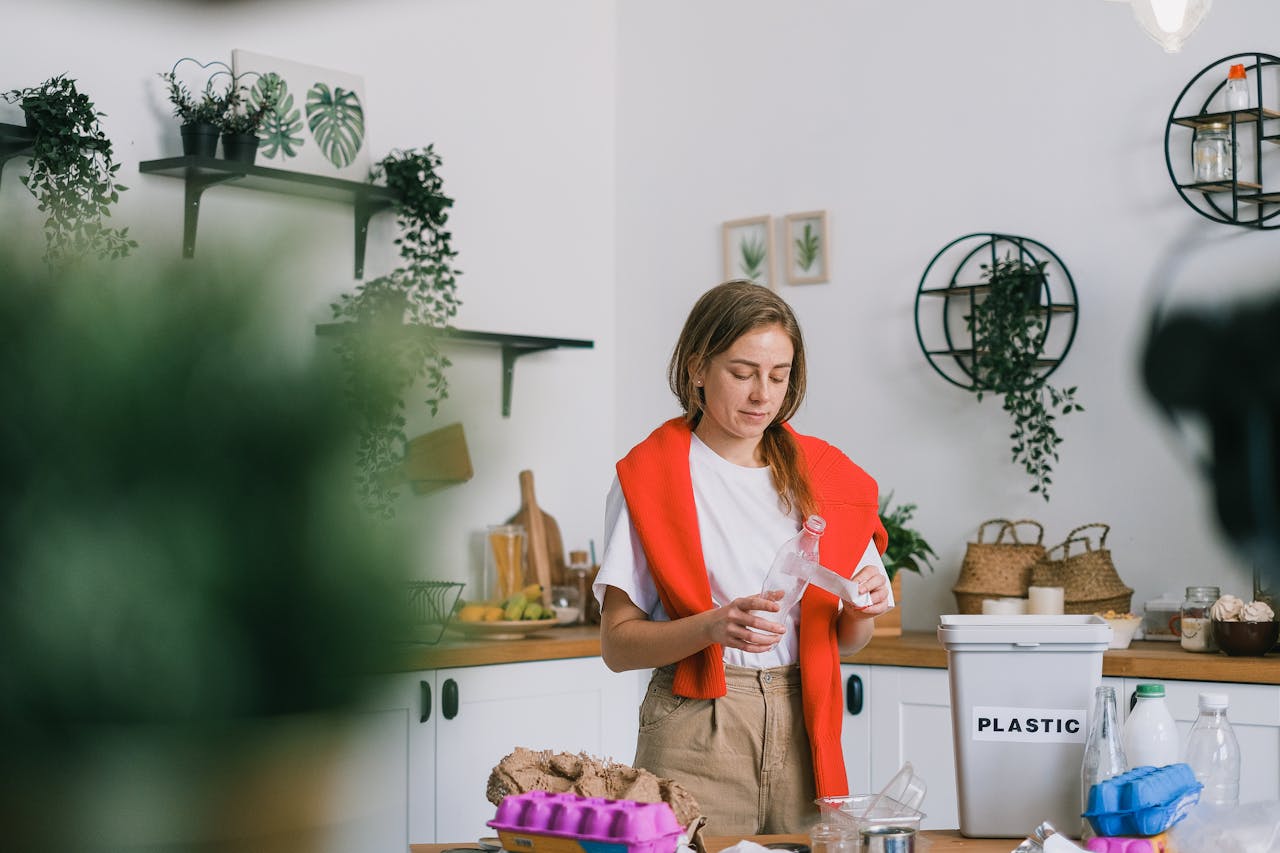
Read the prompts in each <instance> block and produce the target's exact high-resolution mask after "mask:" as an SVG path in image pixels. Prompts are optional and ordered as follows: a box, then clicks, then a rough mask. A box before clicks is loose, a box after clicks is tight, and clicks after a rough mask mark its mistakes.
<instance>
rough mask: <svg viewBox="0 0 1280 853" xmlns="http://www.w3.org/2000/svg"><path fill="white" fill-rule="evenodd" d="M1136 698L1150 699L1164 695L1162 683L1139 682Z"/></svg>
mask: <svg viewBox="0 0 1280 853" xmlns="http://www.w3.org/2000/svg"><path fill="white" fill-rule="evenodd" d="M1137 694H1138V698H1139V699H1143V698H1147V699H1151V698H1156V697H1162V696H1164V685H1163V684H1139V685H1138V690H1137Z"/></svg>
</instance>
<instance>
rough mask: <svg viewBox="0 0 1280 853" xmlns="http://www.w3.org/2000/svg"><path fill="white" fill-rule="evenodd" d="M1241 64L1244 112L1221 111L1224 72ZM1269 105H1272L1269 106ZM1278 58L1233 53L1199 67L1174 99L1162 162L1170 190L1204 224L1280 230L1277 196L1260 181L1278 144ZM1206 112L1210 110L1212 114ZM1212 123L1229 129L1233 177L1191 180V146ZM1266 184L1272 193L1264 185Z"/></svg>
mask: <svg viewBox="0 0 1280 853" xmlns="http://www.w3.org/2000/svg"><path fill="white" fill-rule="evenodd" d="M1237 64H1238V65H1243V66H1244V67H1245V72H1246V74H1247V75H1248V78H1247V79H1248V81H1249V93H1250V94H1249V98H1250V103H1251V104H1253V106H1251V107H1249V108H1248V109H1236V110H1222V109H1220V107H1221V105H1222V101H1221V98H1222V91H1223V88H1224V86H1225V85H1226V80H1227V71H1228V70H1229V68H1230V67H1231V66H1232V65H1237ZM1268 103H1270V104H1271V106H1267V104H1268ZM1277 106H1280V57H1276V56H1272V55H1271V54H1268V53H1237V54H1234V55H1232V56H1227V57H1224V58H1222V59H1219V60H1218V61H1216V62H1214V63H1212V64H1210V65H1208V66H1206V67H1205V68H1203V69H1202V70H1201V71H1200V72H1199V73H1198V74H1196V76H1195V77H1193V78H1191V82H1189V83H1188V84H1187V85H1186V86H1185V87H1184V88H1183V90H1182V92H1181V93H1180V94H1179V95H1178V98H1177V100H1176V101H1175V102H1174V104H1173V109H1171V110H1170V111H1169V120H1168V122H1167V124H1166V125H1165V131H1164V149H1165V154H1164V159H1165V166H1166V168H1167V169H1168V170H1169V178H1170V180H1172V181H1173V186H1174V188H1175V189H1176V190H1177V191H1178V195H1180V196H1181V197H1182V200H1183V201H1185V202H1186V203H1187V204H1188V205H1189V206H1190V207H1191V209H1192V210H1194V211H1195V212H1196V213H1199V214H1200V215H1201V216H1203V217H1205V218H1206V219H1211V220H1213V221H1214V222H1221V223H1224V224H1228V225H1241V226H1244V227H1247V228H1259V229H1264V230H1265V229H1273V228H1280V220H1277V219H1276V217H1277V215H1278V214H1280V192H1278V191H1276V189H1275V183H1276V181H1275V180H1274V177H1275V175H1274V172H1273V173H1272V176H1271V177H1272V180H1271V181H1269V182H1268V181H1267V180H1266V177H1265V176H1264V172H1265V171H1266V170H1265V169H1264V168H1263V166H1264V160H1263V158H1264V156H1265V155H1266V154H1267V153H1269V152H1270V151H1271V150H1272V148H1271V146H1273V145H1280V110H1277V109H1274V107H1277ZM1210 107H1213V109H1212V110H1211V109H1210ZM1210 124H1223V125H1226V126H1227V128H1228V129H1229V133H1230V138H1231V148H1232V169H1231V174H1232V177H1231V178H1229V179H1227V180H1221V181H1199V182H1197V181H1195V180H1189V179H1188V178H1190V177H1194V171H1195V170H1194V166H1193V162H1194V160H1193V154H1192V147H1193V145H1194V142H1195V132H1196V131H1197V130H1198V129H1200V128H1202V127H1205V126H1207V125H1210ZM1268 183H1269V184H1270V189H1268V188H1267V186H1266V185H1267V184H1268Z"/></svg>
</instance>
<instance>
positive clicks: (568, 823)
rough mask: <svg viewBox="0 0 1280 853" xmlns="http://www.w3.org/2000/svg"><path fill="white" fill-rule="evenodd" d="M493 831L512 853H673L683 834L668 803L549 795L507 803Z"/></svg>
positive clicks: (534, 793) (518, 797) (491, 823)
mask: <svg viewBox="0 0 1280 853" xmlns="http://www.w3.org/2000/svg"><path fill="white" fill-rule="evenodd" d="M489 826H491V827H493V828H494V829H495V830H497V832H498V838H499V839H501V841H502V847H503V849H504V850H508V851H513V853H672V852H673V851H674V850H675V849H676V844H677V842H678V840H679V838H680V833H681V827H680V824H679V823H678V822H677V821H676V816H675V813H674V812H672V811H671V807H670V806H669V805H667V804H666V803H637V802H633V801H631V800H609V799H605V798H603V797H583V796H579V795H578V794H568V793H565V794H551V793H547V792H546V791H529V792H527V793H524V794H511V795H509V796H507V797H505V798H503V800H502V803H501V805H499V806H498V811H497V814H496V815H495V816H494V818H493V820H491V821H489Z"/></svg>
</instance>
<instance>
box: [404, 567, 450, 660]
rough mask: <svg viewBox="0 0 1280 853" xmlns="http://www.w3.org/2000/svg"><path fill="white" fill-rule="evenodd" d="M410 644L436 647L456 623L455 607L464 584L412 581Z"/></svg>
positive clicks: (410, 589) (410, 583)
mask: <svg viewBox="0 0 1280 853" xmlns="http://www.w3.org/2000/svg"><path fill="white" fill-rule="evenodd" d="M406 586H407V587H408V591H409V617H410V631H409V634H410V636H409V642H411V643H425V644H426V645H431V646H434V645H435V644H436V643H438V642H440V637H441V636H442V635H443V634H444V629H445V628H446V627H447V626H448V625H449V621H450V620H451V619H453V611H454V605H456V604H457V603H458V596H460V595H462V587H463V586H464V584H460V583H455V582H453V581H410V582H409V583H408V584H407V585H406Z"/></svg>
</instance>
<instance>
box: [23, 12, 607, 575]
mask: <svg viewBox="0 0 1280 853" xmlns="http://www.w3.org/2000/svg"><path fill="white" fill-rule="evenodd" d="M0 6H2V7H3V8H2V9H0V20H3V21H4V24H3V27H4V29H5V32H6V33H7V34H8V35H9V36H10V37H9V38H6V45H5V62H4V78H5V79H4V80H3V81H0V87H2V88H4V89H10V88H15V87H23V86H29V85H34V84H35V83H38V82H39V81H41V80H44V79H46V78H47V77H50V76H53V75H54V74H57V73H60V72H64V71H65V72H68V73H69V74H70V75H71V76H72V77H74V78H76V79H77V80H78V81H79V83H80V86H81V88H82V90H84V91H86V92H88V93H89V94H90V95H91V97H93V99H94V100H95V102H96V103H97V105H98V107H99V108H100V109H101V110H102V111H104V112H105V113H107V118H106V119H104V121H103V124H104V126H105V129H106V131H107V133H108V135H109V136H110V137H111V139H112V140H113V141H114V143H115V147H116V152H117V155H118V160H119V161H120V162H121V163H123V164H124V165H123V167H122V169H121V180H122V182H123V183H124V184H126V185H128V186H129V187H130V189H129V191H128V192H126V193H124V194H123V195H122V197H121V201H120V204H119V206H118V208H117V210H116V212H115V214H114V215H113V219H114V220H115V221H116V223H118V224H122V225H129V226H130V228H131V233H132V234H133V235H134V236H136V238H137V239H138V240H139V242H140V243H141V244H142V246H141V250H140V251H139V253H138V260H137V261H131V262H145V261H146V259H148V258H160V257H172V256H174V255H176V254H177V253H178V252H179V251H180V248H181V237H182V217H181V211H182V193H183V190H182V185H181V183H180V182H178V181H175V180H172V179H166V178H161V177H156V176H153V175H142V174H139V173H138V163H139V162H140V161H144V160H150V159H155V158H159V157H167V156H174V155H176V154H179V153H181V152H180V144H179V140H178V132H177V126H176V124H175V122H174V120H173V119H172V118H171V117H170V116H169V106H168V103H167V101H166V100H165V98H164V94H163V92H162V91H161V86H160V82H159V80H158V79H157V77H156V74H157V73H158V72H161V71H167V70H168V69H169V68H170V66H171V65H172V64H173V63H174V61H175V60H176V59H178V58H179V57H182V56H194V57H198V58H201V59H203V60H206V61H207V60H210V59H222V60H224V61H227V62H229V61H230V58H231V50H232V49H233V48H245V49H249V50H254V51H258V52H262V53H267V54H271V55H276V56H282V57H289V58H292V59H295V60H297V61H300V62H306V63H310V64H315V65H320V66H326V67H331V68H337V69H341V70H345V71H350V72H353V73H358V74H362V75H363V76H364V81H365V91H366V96H367V97H366V100H367V123H366V129H367V133H368V144H369V146H370V149H371V152H372V156H373V159H375V160H376V159H378V158H380V157H381V156H383V155H384V154H385V153H386V152H387V151H388V150H389V149H390V148H393V147H399V148H410V147H417V146H425V145H426V144H428V143H434V144H435V146H436V150H437V151H438V152H439V153H440V154H441V155H442V156H443V158H444V167H443V174H444V178H445V188H446V191H447V192H448V193H449V194H451V195H452V196H453V197H454V198H455V199H456V200H457V203H456V206H455V208H454V214H453V217H452V220H451V225H452V227H453V234H454V246H455V248H456V249H457V250H458V252H459V256H458V266H459V268H460V269H462V270H463V272H464V275H462V276H461V277H460V279H459V286H460V295H461V298H462V301H463V306H462V309H461V311H460V312H459V314H458V317H457V319H456V325H457V326H458V327H459V328H463V329H477V330H483V331H495V332H509V333H523V334H533V335H543V336H549V337H566V338H587V339H594V340H595V341H596V346H595V348H594V349H591V350H579V349H573V350H557V351H552V352H545V353H540V354H536V355H530V356H527V357H525V358H522V359H521V360H520V361H519V362H518V364H517V367H516V370H515V374H516V382H515V391H514V398H513V403H512V414H511V417H510V418H509V419H504V418H502V417H501V415H500V405H499V403H500V388H501V385H500V377H501V360H500V356H499V351H498V350H497V349H496V348H482V347H455V348H454V349H453V350H452V351H451V352H450V353H449V354H450V357H451V358H452V360H453V362H454V366H453V368H452V369H451V370H450V371H449V378H450V382H451V392H450V397H451V398H450V400H449V401H448V403H447V404H446V405H445V406H444V407H443V408H442V410H441V412H440V415H439V416H438V417H437V418H436V419H435V421H432V420H431V419H430V417H429V415H428V414H427V412H426V411H425V409H424V407H422V406H418V407H417V408H416V410H415V409H413V408H412V407H411V413H410V415H409V417H410V421H411V424H410V430H409V435H410V436H413V435H416V434H418V433H419V432H423V431H426V430H428V429H431V428H433V427H435V426H439V425H443V424H447V423H451V422H453V421H459V420H460V421H462V423H463V424H464V426H465V429H466V433H467V438H468V443H469V446H470V451H471V458H472V463H473V465H474V467H475V472H476V473H475V478H474V479H473V480H472V481H471V482H470V483H467V484H465V485H462V486H454V487H451V488H449V489H446V490H444V491H441V492H438V493H436V494H434V495H430V496H426V497H416V496H411V497H406V498H404V499H403V500H402V501H401V504H400V507H399V521H400V523H403V524H404V525H406V526H407V527H408V528H410V529H411V530H413V531H414V533H415V535H416V536H417V537H418V539H419V540H420V541H421V543H422V546H421V551H422V556H421V564H420V567H419V573H420V574H421V576H423V577H426V576H433V577H445V578H453V579H458V580H466V579H468V577H469V576H470V574H471V572H472V571H474V570H475V569H476V567H477V566H478V565H479V561H480V556H479V553H480V552H479V550H478V548H477V547H476V546H475V545H474V544H473V541H474V540H475V539H476V538H477V536H476V534H477V532H478V531H482V530H483V528H484V526H485V525H487V524H491V523H497V522H501V521H504V520H506V518H507V517H508V516H510V515H511V514H513V513H514V512H515V511H516V510H517V509H518V508H519V505H520V493H519V486H518V483H517V473H518V472H519V471H520V470H521V469H524V468H529V469H532V470H533V471H534V472H535V480H536V487H537V492H538V498H539V500H540V502H541V504H542V505H543V507H544V508H545V509H546V510H547V511H548V512H550V513H552V514H553V515H554V516H555V517H556V518H557V520H558V521H559V523H560V526H561V530H562V534H563V536H564V540H565V543H566V546H568V547H585V545H586V543H587V540H588V538H590V537H598V536H599V533H598V528H599V526H600V519H601V516H602V514H603V511H602V509H601V504H602V499H603V498H602V496H603V494H604V492H605V490H606V489H607V487H608V483H609V476H610V472H611V462H612V458H613V447H612V443H613V442H612V435H613V428H612V418H613V384H612V366H613V363H614V359H615V356H614V351H615V350H614V341H613V340H612V337H613V336H612V334H611V326H612V318H613V314H614V309H613V288H612V282H611V280H610V276H611V272H612V269H613V258H614V245H613V240H614V225H613V216H614V213H613V212H614V209H615V198H614V182H613V174H614V163H613V132H614V126H613V122H614V116H613V113H614V98H613V94H614V82H613V76H614V66H615V50H614V9H613V6H612V4H609V3H597V2H593V0H544V2H539V3H537V4H531V3H525V2H520V0H434V2H430V3H423V2H417V0H373V2H366V3H360V4H355V3H338V2H319V1H318V0H317V2H306V3H302V2H294V3H286V2H278V3H271V4H268V3H253V4H247V3H229V4H205V3H154V2H140V1H135V2H114V3H102V2H95V0H80V2H77V0H55V2H49V3H44V4H30V3H11V2H8V0H5V2H4V3H3V4H0ZM55 33H56V34H57V35H56V36H55V35H54V34H55ZM0 109H3V110H4V112H3V113H0V121H16V122H19V123H20V122H21V115H20V113H18V112H17V111H16V110H15V109H14V108H11V107H7V106H5V105H0ZM24 168H25V161H11V162H10V163H9V164H8V166H7V168H6V169H5V170H4V174H3V182H2V183H0V221H2V222H4V224H5V227H6V229H20V230H21V231H22V232H24V233H29V234H30V235H31V236H32V238H33V239H37V240H38V239H40V237H39V219H38V218H37V216H36V211H35V206H34V204H33V203H32V200H31V198H30V197H29V196H28V195H26V193H25V190H24V189H23V188H22V187H21V186H20V184H19V182H18V176H19V175H20V174H21V172H22V170H23V169H24ZM351 223H352V219H351V211H350V209H349V208H346V207H343V206H341V205H338V204H328V203H323V202H312V201H306V200H301V199H294V198H290V197H286V196H278V195H272V194H266V193H258V192H250V191H244V190H241V191H236V190H233V189H223V188H214V189H212V190H210V191H208V192H207V193H206V195H205V198H204V202H203V205H202V210H201V214H200V230H199V237H198V243H197V249H196V258H195V260H193V261H191V263H193V264H194V263H201V262H206V263H207V262H209V261H210V260H211V259H214V258H216V257H217V256H218V255H219V254H220V253H221V251H222V250H223V249H227V248H231V247H237V246H244V245H255V246H259V247H261V246H268V245H274V248H273V250H272V252H273V254H274V256H275V257H276V259H277V261H278V262H279V263H280V264H281V265H282V266H284V267H286V268H288V270H289V272H288V275H289V276H290V277H291V278H292V279H294V280H295V283H296V286H297V301H298V327H297V332H298V335H299V340H300V342H301V343H302V344H303V345H306V346H315V345H316V344H315V343H314V340H313V337H312V335H313V331H312V330H313V326H314V324H315V323H316V322H325V321H327V320H328V319H329V315H328V310H327V305H328V303H329V302H330V301H332V299H333V298H334V296H336V295H337V294H338V293H340V292H341V291H343V290H344V289H346V288H350V287H352V286H353V285H354V283H355V281H354V279H353V278H352V272H351V270H352V261H353V258H352V237H351V232H352V224H351ZM393 235H394V220H393V219H392V217H391V216H389V215H385V214H384V215H382V216H380V217H378V218H376V219H375V222H374V226H373V227H372V228H371V233H370V238H369V249H368V251H369V254H368V262H367V267H366V271H367V274H368V275H369V276H374V275H378V274H380V273H382V272H385V271H386V270H388V269H389V268H390V266H391V265H392V264H393V262H394V251H393V249H394V247H393V246H392V245H391V239H392V237H393ZM174 286H175V287H181V286H182V282H174Z"/></svg>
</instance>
